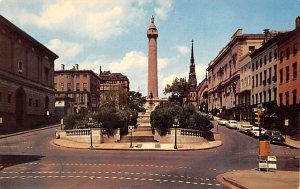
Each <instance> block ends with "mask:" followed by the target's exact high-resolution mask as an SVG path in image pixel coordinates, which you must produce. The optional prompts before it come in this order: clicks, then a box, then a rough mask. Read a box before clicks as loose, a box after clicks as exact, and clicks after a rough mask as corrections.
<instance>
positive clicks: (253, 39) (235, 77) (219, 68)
mask: <svg viewBox="0 0 300 189" xmlns="http://www.w3.org/2000/svg"><path fill="white" fill-rule="evenodd" d="M264 39H265V36H264V34H243V30H242V29H238V30H237V31H236V32H235V33H234V34H233V36H232V37H231V40H230V42H229V43H228V44H227V45H226V46H225V47H224V48H223V49H222V50H221V51H220V52H219V54H218V55H217V57H216V58H215V59H214V60H213V61H211V62H210V63H209V65H208V68H207V72H208V111H209V112H211V113H213V114H214V115H220V116H222V117H225V118H227V119H238V118H239V117H240V116H239V112H240V111H239V107H238V106H237V104H238V103H237V102H238V95H239V92H240V84H239V83H240V59H241V57H243V56H244V55H245V54H247V53H248V52H249V51H253V50H254V49H257V48H259V47H260V46H261V44H262V42H263V40H264Z"/></svg>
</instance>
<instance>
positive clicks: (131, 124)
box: [129, 114, 134, 148]
mask: <svg viewBox="0 0 300 189" xmlns="http://www.w3.org/2000/svg"><path fill="white" fill-rule="evenodd" d="M129 120H130V125H129V129H130V146H129V148H133V146H132V130H133V127H134V126H133V115H132V114H131V115H130V116H129Z"/></svg>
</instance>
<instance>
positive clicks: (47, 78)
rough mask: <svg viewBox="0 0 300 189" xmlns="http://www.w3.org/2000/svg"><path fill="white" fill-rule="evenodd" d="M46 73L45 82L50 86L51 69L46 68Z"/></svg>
mask: <svg viewBox="0 0 300 189" xmlns="http://www.w3.org/2000/svg"><path fill="white" fill-rule="evenodd" d="M44 72H45V82H46V84H48V83H49V73H50V69H49V68H44Z"/></svg>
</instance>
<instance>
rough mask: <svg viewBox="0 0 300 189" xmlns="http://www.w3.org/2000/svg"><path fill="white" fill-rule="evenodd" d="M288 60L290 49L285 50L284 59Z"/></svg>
mask: <svg viewBox="0 0 300 189" xmlns="http://www.w3.org/2000/svg"><path fill="white" fill-rule="evenodd" d="M289 58H290V48H287V49H286V59H289Z"/></svg>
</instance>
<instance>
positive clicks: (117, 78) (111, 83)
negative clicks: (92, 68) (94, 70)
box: [99, 68, 129, 107]
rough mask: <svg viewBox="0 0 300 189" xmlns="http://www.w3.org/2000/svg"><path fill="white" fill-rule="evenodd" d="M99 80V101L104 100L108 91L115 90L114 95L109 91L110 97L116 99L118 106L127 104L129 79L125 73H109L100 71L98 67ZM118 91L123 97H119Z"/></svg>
mask: <svg viewBox="0 0 300 189" xmlns="http://www.w3.org/2000/svg"><path fill="white" fill-rule="evenodd" d="M99 77H100V79H101V82H100V101H102V102H105V101H106V98H108V96H107V95H106V94H107V92H108V91H115V92H116V93H115V95H116V96H114V95H112V93H110V98H114V100H116V101H117V104H118V107H120V106H127V103H128V98H127V97H128V93H129V79H128V78H127V76H126V75H123V74H121V73H111V72H110V71H102V70H101V68H100V75H99ZM120 93H122V95H123V97H125V99H120Z"/></svg>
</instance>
